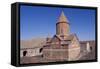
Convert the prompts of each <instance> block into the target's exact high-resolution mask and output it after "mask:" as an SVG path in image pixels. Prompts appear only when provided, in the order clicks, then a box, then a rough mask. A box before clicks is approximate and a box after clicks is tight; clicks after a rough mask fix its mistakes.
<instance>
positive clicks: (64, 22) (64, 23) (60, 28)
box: [56, 11, 69, 36]
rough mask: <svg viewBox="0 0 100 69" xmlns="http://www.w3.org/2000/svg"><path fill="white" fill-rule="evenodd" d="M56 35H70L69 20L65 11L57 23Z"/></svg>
mask: <svg viewBox="0 0 100 69" xmlns="http://www.w3.org/2000/svg"><path fill="white" fill-rule="evenodd" d="M56 35H63V36H64V35H69V21H68V19H67V18H66V16H65V14H64V12H63V11H62V13H61V15H60V17H59V19H58V22H57V23H56Z"/></svg>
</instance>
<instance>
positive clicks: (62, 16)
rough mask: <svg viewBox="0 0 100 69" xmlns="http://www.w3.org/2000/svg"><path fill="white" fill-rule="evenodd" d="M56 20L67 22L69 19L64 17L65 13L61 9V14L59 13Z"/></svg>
mask: <svg viewBox="0 0 100 69" xmlns="http://www.w3.org/2000/svg"><path fill="white" fill-rule="evenodd" d="M58 22H68V23H69V21H68V19H67V18H66V16H65V14H64V12H63V11H62V13H61V15H60V17H59V20H58Z"/></svg>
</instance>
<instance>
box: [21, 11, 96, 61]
mask: <svg viewBox="0 0 100 69" xmlns="http://www.w3.org/2000/svg"><path fill="white" fill-rule="evenodd" d="M55 24H56V34H55V35H54V36H52V37H47V38H36V39H31V40H26V41H25V40H24V41H21V47H20V48H21V49H20V57H21V63H38V62H55V61H75V60H90V59H94V58H95V41H94V40H93V41H91V40H90V41H79V39H78V37H77V35H76V34H72V33H70V22H69V21H68V19H67V17H66V16H65V14H64V12H63V11H62V13H61V15H60V17H59V18H58V21H57V23H55Z"/></svg>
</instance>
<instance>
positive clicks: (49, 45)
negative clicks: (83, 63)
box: [43, 12, 80, 61]
mask: <svg viewBox="0 0 100 69" xmlns="http://www.w3.org/2000/svg"><path fill="white" fill-rule="evenodd" d="M79 54H80V42H79V39H78V37H77V35H76V34H71V33H70V24H69V21H68V19H67V18H66V16H65V15H64V12H62V13H61V15H60V17H59V19H58V22H57V23H56V34H55V35H54V36H53V37H52V38H49V37H48V38H47V39H46V45H45V46H44V47H43V56H44V58H45V59H49V60H56V61H59V60H61V61H63V60H67V61H68V60H77V58H78V56H79Z"/></svg>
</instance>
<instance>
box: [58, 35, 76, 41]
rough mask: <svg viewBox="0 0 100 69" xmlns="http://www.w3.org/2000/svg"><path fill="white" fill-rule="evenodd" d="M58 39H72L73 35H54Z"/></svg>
mask: <svg viewBox="0 0 100 69" xmlns="http://www.w3.org/2000/svg"><path fill="white" fill-rule="evenodd" d="M56 36H57V37H58V38H59V39H60V40H72V39H73V38H74V37H75V35H74V34H70V35H64V37H65V38H62V37H61V35H56Z"/></svg>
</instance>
